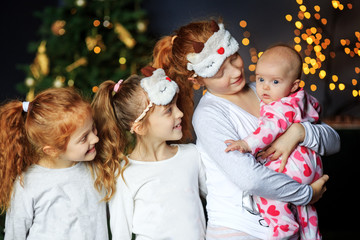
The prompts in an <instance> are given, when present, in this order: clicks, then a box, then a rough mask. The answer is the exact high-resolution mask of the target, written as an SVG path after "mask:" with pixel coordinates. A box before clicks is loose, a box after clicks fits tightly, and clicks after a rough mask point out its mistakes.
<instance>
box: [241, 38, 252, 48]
mask: <svg viewBox="0 0 360 240" xmlns="http://www.w3.org/2000/svg"><path fill="white" fill-rule="evenodd" d="M241 42H242V44H243V45H244V46H247V45H249V43H250V40H249V39H248V38H244V39H243V40H242V41H241Z"/></svg>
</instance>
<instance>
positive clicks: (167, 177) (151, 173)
mask: <svg viewBox="0 0 360 240" xmlns="http://www.w3.org/2000/svg"><path fill="white" fill-rule="evenodd" d="M129 160H130V165H129V166H128V167H127V168H126V169H125V171H124V176H123V177H124V179H125V181H124V179H123V178H122V177H119V179H118V182H117V190H116V193H115V195H114V196H113V198H112V199H111V201H110V203H109V209H110V227H111V233H112V237H113V238H112V239H114V240H131V235H132V233H133V234H135V235H136V240H146V239H173V240H177V239H178V240H184V239H189V240H191V239H194V240H195V239H196V240H201V239H205V217H204V209H203V207H202V203H201V199H200V193H201V192H202V193H206V184H205V172H204V170H203V167H202V163H201V160H200V154H199V152H198V151H197V149H196V147H195V145H194V144H180V145H178V151H177V153H176V154H175V155H174V156H173V157H171V158H169V159H166V160H162V161H158V162H143V161H136V160H132V159H129Z"/></svg>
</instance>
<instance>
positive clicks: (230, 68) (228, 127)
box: [152, 21, 340, 240]
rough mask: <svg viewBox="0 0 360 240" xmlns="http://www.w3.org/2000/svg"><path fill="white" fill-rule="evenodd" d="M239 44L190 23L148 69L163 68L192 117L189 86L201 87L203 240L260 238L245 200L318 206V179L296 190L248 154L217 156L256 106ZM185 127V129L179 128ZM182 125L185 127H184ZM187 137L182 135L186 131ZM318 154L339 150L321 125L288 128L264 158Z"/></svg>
mask: <svg viewBox="0 0 360 240" xmlns="http://www.w3.org/2000/svg"><path fill="white" fill-rule="evenodd" d="M238 49H239V45H238V43H237V41H236V40H235V39H234V38H233V37H232V36H231V34H230V33H229V32H228V31H227V30H226V29H225V28H224V25H223V24H217V23H216V22H214V21H203V22H193V23H190V24H188V25H186V26H183V27H181V28H180V29H179V30H177V31H176V32H175V34H174V35H172V36H166V37H164V38H162V39H161V40H160V41H159V42H158V43H157V44H156V46H155V49H154V53H153V55H154V61H153V64H152V65H153V67H162V68H164V69H165V71H166V73H167V74H168V76H169V77H170V78H172V79H174V80H175V81H176V82H177V83H178V84H179V86H180V89H181V91H180V94H179V100H178V101H179V102H180V103H181V106H186V105H185V104H186V103H188V105H187V106H188V108H187V109H186V110H185V109H181V110H183V111H184V114H185V116H184V121H186V120H188V119H190V118H191V112H192V109H191V107H192V106H193V103H192V86H191V83H196V84H200V85H202V86H204V87H206V89H207V92H206V94H205V95H204V96H203V97H202V98H201V100H200V102H199V104H198V106H197V107H196V110H195V112H194V115H193V118H192V122H193V126H194V130H195V133H196V136H197V142H196V145H197V147H198V149H199V151H200V153H201V156H202V161H203V163H204V165H205V169H206V178H207V182H206V183H207V188H208V195H207V206H206V208H207V213H208V217H209V220H208V228H207V236H206V239H209V240H211V239H237V240H239V239H265V238H266V236H267V231H268V229H269V228H268V226H267V223H266V221H265V220H264V219H263V218H262V217H261V215H259V214H258V209H257V207H256V206H254V204H253V201H252V195H257V196H261V197H265V198H269V199H275V200H278V201H283V202H290V203H292V204H294V205H306V204H308V203H309V202H310V201H312V202H315V201H317V200H318V199H319V198H320V197H321V196H322V194H323V192H324V191H325V187H324V184H325V182H326V181H327V179H328V176H327V175H324V176H323V177H322V178H320V179H319V180H318V181H316V182H315V183H313V184H312V185H303V184H299V183H298V182H296V181H294V180H293V179H291V178H290V177H288V176H286V175H285V174H281V173H277V172H275V171H273V170H270V169H268V168H266V167H265V166H263V165H261V164H260V163H258V162H257V161H256V159H255V158H254V157H253V156H252V155H250V154H248V153H247V154H244V153H241V152H238V151H233V152H228V153H226V152H225V151H224V148H225V147H226V146H225V143H224V141H226V140H228V139H242V138H244V137H246V136H247V135H248V134H250V133H252V132H253V131H254V130H255V129H256V128H257V126H258V125H257V123H258V117H259V116H260V101H259V98H258V96H257V95H256V91H255V85H254V83H247V82H246V79H245V74H244V62H243V60H242V58H241V57H240V55H239V54H238V53H237V51H238ZM184 126H185V124H184ZM187 126H189V125H187ZM185 132H186V130H185ZM298 144H300V145H302V146H305V147H308V148H310V149H312V150H314V151H316V152H318V153H320V154H331V153H334V152H336V151H338V150H339V147H340V143H339V137H338V135H337V133H336V132H335V131H334V130H333V129H331V128H330V127H329V126H327V125H325V124H320V125H312V124H308V123H303V124H299V123H296V124H293V125H292V126H291V127H290V128H289V129H288V130H287V131H286V133H284V134H283V136H281V137H280V138H279V139H277V141H275V142H274V143H273V144H272V145H271V146H270V147H269V148H268V149H267V150H266V151H265V152H264V155H263V157H264V158H265V157H267V156H268V155H270V154H273V156H272V159H277V158H279V157H282V159H283V160H286V159H287V157H288V156H289V155H290V154H291V152H292V150H293V149H294V148H295V147H296V146H297V145H298Z"/></svg>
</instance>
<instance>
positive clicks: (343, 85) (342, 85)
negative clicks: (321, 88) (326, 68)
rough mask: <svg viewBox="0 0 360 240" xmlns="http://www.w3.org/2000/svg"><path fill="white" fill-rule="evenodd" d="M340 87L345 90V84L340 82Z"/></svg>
mask: <svg viewBox="0 0 360 240" xmlns="http://www.w3.org/2000/svg"><path fill="white" fill-rule="evenodd" d="M339 89H340V91H342V90H344V89H345V84H343V83H340V84H339Z"/></svg>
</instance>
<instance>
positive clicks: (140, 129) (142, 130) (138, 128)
mask: <svg viewBox="0 0 360 240" xmlns="http://www.w3.org/2000/svg"><path fill="white" fill-rule="evenodd" d="M133 130H134V132H135V133H136V134H137V135H140V136H143V135H145V134H146V132H147V131H146V127H145V126H144V124H143V123H142V122H136V123H134V125H133Z"/></svg>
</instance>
